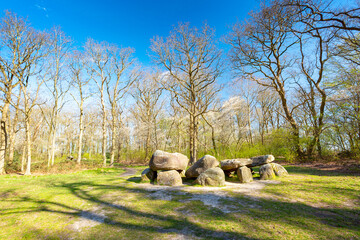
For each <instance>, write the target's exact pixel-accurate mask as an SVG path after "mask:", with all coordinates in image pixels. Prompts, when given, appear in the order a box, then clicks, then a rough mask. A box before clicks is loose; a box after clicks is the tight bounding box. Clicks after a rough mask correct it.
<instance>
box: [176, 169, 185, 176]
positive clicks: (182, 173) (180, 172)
mask: <svg viewBox="0 0 360 240" xmlns="http://www.w3.org/2000/svg"><path fill="white" fill-rule="evenodd" d="M177 171H178V173H179V174H180V177H185V170H177Z"/></svg>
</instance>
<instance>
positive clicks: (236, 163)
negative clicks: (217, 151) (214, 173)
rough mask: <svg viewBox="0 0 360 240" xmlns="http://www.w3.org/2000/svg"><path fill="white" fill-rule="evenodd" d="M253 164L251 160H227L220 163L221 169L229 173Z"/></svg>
mask: <svg viewBox="0 0 360 240" xmlns="http://www.w3.org/2000/svg"><path fill="white" fill-rule="evenodd" d="M251 163H252V160H251V159H250V158H237V159H226V160H223V161H221V162H220V165H221V169H222V170H224V171H228V172H234V171H236V170H237V169H238V168H239V167H243V166H246V165H249V164H251Z"/></svg>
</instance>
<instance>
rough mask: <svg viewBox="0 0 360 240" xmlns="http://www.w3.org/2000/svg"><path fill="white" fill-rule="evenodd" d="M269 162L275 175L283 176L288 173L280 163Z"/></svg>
mask: <svg viewBox="0 0 360 240" xmlns="http://www.w3.org/2000/svg"><path fill="white" fill-rule="evenodd" d="M270 164H271V167H272V168H273V170H274V173H275V175H276V176H279V177H284V176H288V175H289V173H288V171H286V169H285V168H284V167H283V166H281V165H280V164H278V163H270Z"/></svg>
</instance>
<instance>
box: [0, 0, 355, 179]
mask: <svg viewBox="0 0 360 240" xmlns="http://www.w3.org/2000/svg"><path fill="white" fill-rule="evenodd" d="M117 31H121V29H118V30H117ZM359 31H360V5H359V3H358V2H356V1H353V3H352V4H350V3H348V4H344V6H341V7H339V6H338V5H336V4H335V3H334V2H332V1H320V0H319V1H316V0H273V1H269V2H264V3H262V5H261V6H260V8H259V9H257V10H256V11H252V12H250V13H249V16H248V18H247V19H246V20H243V21H239V22H236V23H233V25H232V26H231V28H229V31H228V34H227V35H225V36H217V35H216V32H215V29H214V28H212V27H211V26H210V25H208V24H207V23H204V24H203V25H202V26H201V27H200V28H196V27H194V26H192V25H191V23H186V22H185V23H179V24H178V25H176V26H174V27H173V30H172V31H171V32H169V34H168V35H167V36H154V37H153V38H152V39H151V44H150V46H149V55H150V57H151V59H152V64H153V65H152V66H149V65H145V64H142V63H141V62H140V61H138V60H137V59H136V58H135V57H134V52H135V50H136V49H133V48H131V47H127V46H125V47H124V46H116V45H115V44H112V43H108V42H104V41H101V40H100V41H98V40H94V39H91V38H89V39H88V40H87V41H86V42H85V43H75V42H74V41H73V40H72V39H71V36H67V34H66V33H65V32H63V31H62V30H61V26H54V27H53V28H51V29H48V30H39V29H36V28H34V27H32V26H31V23H30V21H28V19H27V16H19V15H18V14H17V13H14V12H10V11H4V12H3V13H2V14H1V19H0V91H1V95H0V96H1V98H0V110H1V129H0V130H1V132H0V133H1V134H0V145H1V147H0V174H6V173H14V172H21V173H24V174H25V175H30V174H31V172H32V170H36V169H40V170H43V171H47V170H49V169H52V168H60V169H61V167H62V166H65V165H66V164H67V163H68V162H71V164H73V165H77V164H78V165H83V164H85V165H86V164H88V165H89V164H92V165H94V164H95V165H100V166H101V165H103V166H112V165H114V163H124V164H125V163H126V164H143V163H147V162H148V161H149V159H150V157H151V155H152V153H153V152H154V151H155V150H157V149H161V150H164V151H168V152H180V153H183V154H186V155H188V156H190V158H189V159H190V163H194V162H195V161H196V160H197V159H198V157H201V156H202V155H203V154H211V155H213V156H215V157H216V158H218V159H231V158H240V157H252V156H256V155H262V154H273V155H274V156H275V157H276V158H279V159H285V160H286V161H288V162H307V161H314V160H315V161H316V160H321V159H322V160H325V161H330V160H331V161H332V160H336V161H342V159H344V158H354V159H357V158H359V157H360V81H359V76H360V71H359V66H360V38H359ZM71 166H72V165H71Z"/></svg>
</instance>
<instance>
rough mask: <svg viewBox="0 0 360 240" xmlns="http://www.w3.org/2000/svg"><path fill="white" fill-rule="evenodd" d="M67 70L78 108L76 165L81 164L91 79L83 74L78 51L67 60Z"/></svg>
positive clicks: (81, 58) (83, 68)
mask: <svg viewBox="0 0 360 240" xmlns="http://www.w3.org/2000/svg"><path fill="white" fill-rule="evenodd" d="M69 61H70V62H69V69H70V77H71V80H72V81H71V85H72V86H74V87H75V88H76V90H77V94H76V95H77V96H75V95H73V94H71V95H72V97H73V99H74V101H75V102H76V103H77V105H78V107H79V135H78V157H77V163H78V164H80V163H81V157H82V148H83V135H84V103H85V101H86V99H88V98H89V97H91V96H92V94H90V93H89V92H88V85H89V83H90V80H91V78H90V77H89V76H86V75H85V74H86V73H85V65H86V63H85V56H84V54H82V53H81V52H79V51H74V52H73V53H72V54H71V56H70V60H69Z"/></svg>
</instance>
